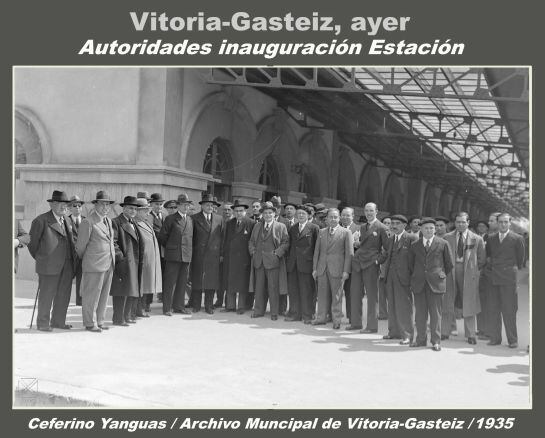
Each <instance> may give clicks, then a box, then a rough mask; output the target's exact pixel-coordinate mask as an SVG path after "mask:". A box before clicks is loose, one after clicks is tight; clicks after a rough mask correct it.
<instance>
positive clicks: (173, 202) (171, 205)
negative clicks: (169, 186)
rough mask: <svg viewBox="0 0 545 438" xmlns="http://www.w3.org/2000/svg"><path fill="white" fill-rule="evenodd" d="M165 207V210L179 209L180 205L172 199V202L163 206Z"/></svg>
mask: <svg viewBox="0 0 545 438" xmlns="http://www.w3.org/2000/svg"><path fill="white" fill-rule="evenodd" d="M163 207H164V208H170V207H178V203H177V202H176V200H174V199H171V200H170V201H167V202H165V203H164V204H163Z"/></svg>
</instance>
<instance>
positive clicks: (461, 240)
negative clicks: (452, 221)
mask: <svg viewBox="0 0 545 438" xmlns="http://www.w3.org/2000/svg"><path fill="white" fill-rule="evenodd" d="M456 255H457V256H458V258H460V259H461V258H463V257H464V236H463V234H461V233H460V234H458V248H457V250H456Z"/></svg>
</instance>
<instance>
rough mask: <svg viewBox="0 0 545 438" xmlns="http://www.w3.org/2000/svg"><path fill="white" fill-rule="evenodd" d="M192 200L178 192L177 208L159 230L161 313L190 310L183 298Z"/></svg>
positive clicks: (191, 244)
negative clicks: (162, 265)
mask: <svg viewBox="0 0 545 438" xmlns="http://www.w3.org/2000/svg"><path fill="white" fill-rule="evenodd" d="M169 203H170V201H169ZM192 203H193V201H191V200H190V199H189V197H188V196H187V194H185V193H182V194H181V195H179V196H178V200H177V204H178V210H177V211H176V212H175V213H173V214H170V215H169V216H167V217H166V218H165V219H164V222H163V226H162V227H161V231H160V232H159V243H160V244H161V245H163V246H164V248H165V272H164V276H163V314H165V315H167V316H172V311H173V309H174V310H175V311H176V312H179V313H191V312H190V311H189V310H186V309H185V308H184V300H185V287H186V284H187V279H188V274H189V264H190V263H191V258H192V252H193V219H191V217H190V216H189V214H188V212H189V206H190V205H191V204H192ZM167 204H168V203H167Z"/></svg>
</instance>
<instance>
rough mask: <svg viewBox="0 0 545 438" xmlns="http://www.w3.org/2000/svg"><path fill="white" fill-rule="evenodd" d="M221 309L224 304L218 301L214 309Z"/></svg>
mask: <svg viewBox="0 0 545 438" xmlns="http://www.w3.org/2000/svg"><path fill="white" fill-rule="evenodd" d="M220 307H223V303H220V302H219V301H216V302H215V303H214V308H215V309H219V308H220Z"/></svg>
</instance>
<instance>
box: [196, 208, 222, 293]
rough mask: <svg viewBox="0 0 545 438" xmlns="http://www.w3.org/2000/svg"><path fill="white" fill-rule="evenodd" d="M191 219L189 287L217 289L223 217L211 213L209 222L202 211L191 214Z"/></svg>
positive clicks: (218, 285)
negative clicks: (191, 246) (191, 253)
mask: <svg viewBox="0 0 545 438" xmlns="http://www.w3.org/2000/svg"><path fill="white" fill-rule="evenodd" d="M191 219H192V221H193V255H192V257H191V287H192V288H193V289H198V290H200V289H219V288H220V255H221V247H222V238H223V219H222V217H221V216H220V215H217V214H214V213H212V214H211V217H210V224H209V223H208V222H207V221H206V218H205V216H204V213H203V212H202V211H201V212H199V213H196V214H194V215H193V216H191Z"/></svg>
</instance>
